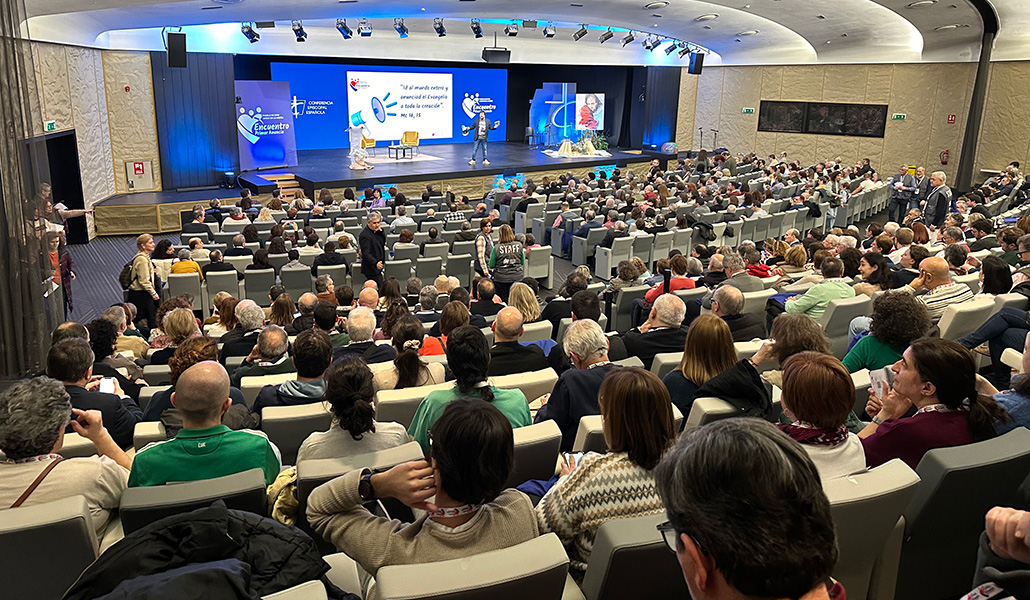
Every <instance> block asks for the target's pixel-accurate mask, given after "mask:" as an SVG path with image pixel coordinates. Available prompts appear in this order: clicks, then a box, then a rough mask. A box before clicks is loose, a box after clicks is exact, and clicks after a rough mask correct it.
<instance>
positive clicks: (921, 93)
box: [677, 63, 1030, 177]
mask: <svg viewBox="0 0 1030 600" xmlns="http://www.w3.org/2000/svg"><path fill="white" fill-rule="evenodd" d="M975 73H976V65H975V64H963V63H941V64H903V65H802V66H770V67H710V68H706V69H705V70H704V72H703V73H702V74H701V75H700V76H694V75H690V74H689V73H687V70H686V69H683V75H682V78H683V79H691V78H692V79H695V80H696V86H697V93H696V96H695V98H694V102H693V103H692V102H691V97H690V95H691V94H690V91H691V84H690V82H686V83H684V84H682V85H681V90H682V92H683V94H682V95H681V97H680V120H681V121H689V122H690V126H691V129H692V132H693V137H691V138H689V139H690V140H691V141H692V142H693V143H690V144H682V143H681V146H680V147H681V149H685V148H697V139H698V138H697V131H696V130H697V127H704V129H705V145H706V146H708V147H709V148H710V147H711V146H712V143H711V142H712V134H711V132H710V131H709V129H713V128H714V129H718V130H719V137H718V144H719V146H725V147H727V148H730V149H731V150H733V151H742V152H744V151H749V150H752V149H754V150H757V151H758V152H759V153H760V154H763V155H767V154H772V153H774V152H775V153H780V152H784V151H785V152H787V153H788V155H789V156H790V157H792V158H796V159H798V160H800V161H801V162H802V163H803V164H804V163H807V164H810V163H813V162H816V161H817V160H821V159H825V158H829V157H832V156H837V155H840V156H841V157H842V158H843V159H844V160H845V161H846V162H847V163H849V164H853V163H855V162H857V161H858V160H859V159H860V158H863V157H868V158H870V159H871V161H872V163H873V165H874V166H876V167H881V168H883V167H884V166H885V167H886V168H885V170H887V171H894V169H895V167H894V166H893V165H900V164H902V163H908V164H920V165H926V166H927V167H933V168H934V169H938V168H939V169H941V170H943V171H945V172H946V173H948V175H949V177H954V175H955V170H956V168H957V165H958V157H959V153H960V152H961V150H962V148H961V141H962V134H963V131H964V127H965V117H966V112H967V110H968V106H969V99H970V95H971V93H972V87H973V78H974V76H975ZM1026 75H1030V68H1028V69H1027V73H1026ZM1023 81H1026V79H1023ZM762 100H798V101H808V102H819V101H823V102H859V103H869V104H882V103H886V104H887V106H888V109H887V110H888V121H887V128H886V134H885V136H884V137H883V138H882V139H881V138H854V137H842V136H828V135H807V134H790V133H768V132H759V131H758V112H757V111H758V108H759V106H760V104H761V101H762ZM691 104H693V110H691ZM744 107H753V108H754V109H755V114H743V113H742V112H741V110H742V109H743V108H744ZM1023 110H1024V112H1027V115H1028V116H1030V108H1025V109H1023ZM898 112H900V113H906V115H907V118H906V119H905V120H904V121H892V120H890V117H889V115H890V113H898ZM950 114H954V115H956V116H957V121H956V123H954V124H948V123H947V118H948V115H950ZM1026 120H1027V119H1025V120H1024V122H1025V121H1026ZM677 130H678V131H679V132H681V133H685V132H684V131H683V129H682V128H681V127H677ZM1028 137H1030V136H1026V135H1023V136H1022V137H1020V138H1019V140H1020V141H1021V143H1022V150H1023V152H1024V153H1030V140H1028ZM680 139H688V138H680V137H677V141H679V140H680ZM943 150H948V151H949V152H950V154H951V158H950V160H949V162H948V164H947V165H946V166H942V165H941V164H940V160H939V158H938V156H939V154H940V152H941V151H943ZM1006 162H1007V161H1006Z"/></svg>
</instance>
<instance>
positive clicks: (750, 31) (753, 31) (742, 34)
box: [737, 29, 758, 37]
mask: <svg viewBox="0 0 1030 600" xmlns="http://www.w3.org/2000/svg"><path fill="white" fill-rule="evenodd" d="M737 35H738V36H740V37H748V36H751V35H758V30H757V29H748V30H746V31H741V32H740V33H738V34H737Z"/></svg>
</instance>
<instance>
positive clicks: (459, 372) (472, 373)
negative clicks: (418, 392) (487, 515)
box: [408, 325, 533, 456]
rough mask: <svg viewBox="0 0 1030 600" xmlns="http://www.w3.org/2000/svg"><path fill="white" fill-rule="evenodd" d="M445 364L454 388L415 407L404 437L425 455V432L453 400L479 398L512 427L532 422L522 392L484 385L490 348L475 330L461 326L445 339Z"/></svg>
mask: <svg viewBox="0 0 1030 600" xmlns="http://www.w3.org/2000/svg"><path fill="white" fill-rule="evenodd" d="M447 364H448V365H449V366H450V368H451V372H452V373H454V379H455V382H454V383H455V385H454V387H452V388H451V389H449V390H434V391H432V392H429V394H428V395H426V397H425V398H424V399H423V400H422V403H421V404H419V406H418V410H417V411H416V412H415V418H414V419H412V421H411V427H408V433H409V434H411V437H413V438H415V441H416V442H418V443H419V444H421V445H422V450H423V451H424V452H426V453H427V456H428V452H429V429H430V428H431V427H432V426H433V423H435V422H436V420H437V419H438V418H439V417H440V415H441V414H443V410H444V408H445V407H446V406H447V404H448V403H449V402H451V401H452V400H455V399H457V398H479V399H482V400H485V401H487V402H489V403H491V404H493V405H494V406H496V407H497V408H498V409H499V410H500V411H501V413H503V414H504V416H505V417H507V419H508V422H509V423H511V426H512V427H524V426H526V425H529V424H530V423H532V422H533V420H532V418H531V417H530V414H529V402H528V401H527V400H526V396H525V394H523V393H522V390H502V389H499V388H496V387H494V386H492V385H490V382H489V381H487V378H486V373H487V368H488V367H489V366H490V344H488V343H487V341H486V336H484V335H483V332H482V331H480V329H479V328H478V327H474V326H472V325H463V326H461V327H458V328H457V329H455V330H454V331H452V332H451V334H450V336H449V337H448V338H447Z"/></svg>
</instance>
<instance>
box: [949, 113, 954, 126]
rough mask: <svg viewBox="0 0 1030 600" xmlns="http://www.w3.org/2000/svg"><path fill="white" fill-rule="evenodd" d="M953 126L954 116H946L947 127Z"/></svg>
mask: <svg viewBox="0 0 1030 600" xmlns="http://www.w3.org/2000/svg"><path fill="white" fill-rule="evenodd" d="M954 124H955V115H948V125H954Z"/></svg>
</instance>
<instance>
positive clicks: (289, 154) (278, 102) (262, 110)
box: [235, 81, 297, 171]
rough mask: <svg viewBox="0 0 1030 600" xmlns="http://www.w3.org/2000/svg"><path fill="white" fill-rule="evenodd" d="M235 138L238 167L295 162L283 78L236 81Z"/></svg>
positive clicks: (294, 147)
mask: <svg viewBox="0 0 1030 600" xmlns="http://www.w3.org/2000/svg"><path fill="white" fill-rule="evenodd" d="M235 83H236V97H237V98H238V102H237V104H236V133H237V135H236V137H237V140H238V143H239V147H240V169H241V170H243V171H251V170H253V169H258V168H261V167H278V166H282V165H286V166H294V165H296V164H297V144H296V138H295V136H294V133H295V132H294V126H293V115H292V114H291V113H290V86H289V84H288V83H286V82H284V81H236V82H235Z"/></svg>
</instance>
